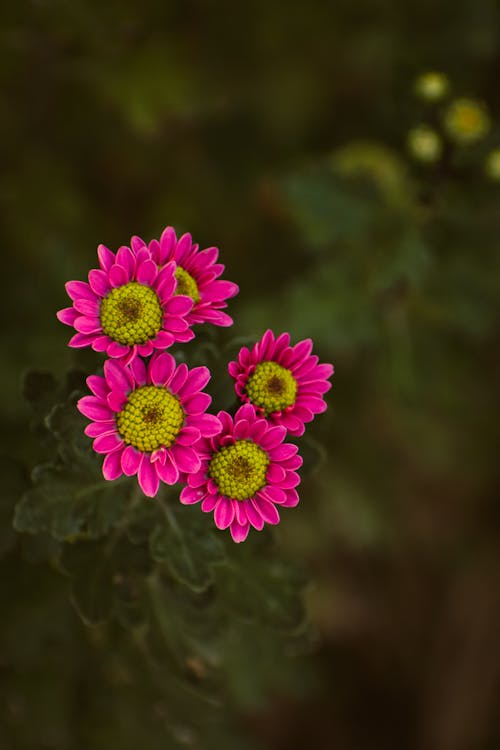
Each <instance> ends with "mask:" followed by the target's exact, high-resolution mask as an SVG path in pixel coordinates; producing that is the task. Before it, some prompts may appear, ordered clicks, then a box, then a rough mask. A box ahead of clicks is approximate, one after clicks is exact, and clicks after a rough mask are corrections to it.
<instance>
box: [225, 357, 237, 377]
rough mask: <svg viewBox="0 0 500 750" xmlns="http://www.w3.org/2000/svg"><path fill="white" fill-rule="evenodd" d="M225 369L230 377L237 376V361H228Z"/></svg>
mask: <svg viewBox="0 0 500 750" xmlns="http://www.w3.org/2000/svg"><path fill="white" fill-rule="evenodd" d="M227 371H228V373H229V374H230V376H231V377H232V378H237V377H238V375H239V373H240V366H239V364H238V363H237V362H234V361H233V362H230V363H229V364H228V366H227Z"/></svg>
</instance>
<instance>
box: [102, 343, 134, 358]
mask: <svg viewBox="0 0 500 750" xmlns="http://www.w3.org/2000/svg"><path fill="white" fill-rule="evenodd" d="M129 352H130V347H129V346H124V345H123V344H119V343H118V342H117V341H113V342H112V343H111V344H110V345H109V346H108V351H107V354H108V356H110V357H113V359H117V358H119V357H125V356H126V355H127V354H128V353H129Z"/></svg>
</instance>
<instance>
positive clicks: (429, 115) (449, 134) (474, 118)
mask: <svg viewBox="0 0 500 750" xmlns="http://www.w3.org/2000/svg"><path fill="white" fill-rule="evenodd" d="M450 91H451V84H450V80H449V79H448V77H447V76H446V75H445V74H444V73H441V72H439V71H429V72H426V73H423V74H422V75H419V76H418V77H417V79H416V81H415V85H414V93H415V94H416V96H417V97H418V98H419V99H420V100H421V102H422V103H423V104H424V105H425V110H424V112H423V116H424V118H425V119H423V120H422V121H421V122H419V123H418V124H417V125H416V126H414V127H412V128H411V129H410V130H409V132H408V134H407V138H406V144H407V148H408V151H409V153H410V154H411V156H412V157H413V158H414V159H415V160H416V161H418V162H420V163H421V164H426V165H435V164H438V163H439V162H441V161H442V160H444V161H445V162H448V161H449V160H450V159H452V161H453V163H454V162H455V161H456V160H455V159H454V156H455V153H459V152H460V151H463V150H464V149H466V148H468V147H470V146H473V145H474V144H477V143H479V142H480V141H482V140H484V139H485V138H486V137H487V136H488V133H489V132H490V131H491V129H492V121H491V117H490V114H489V111H488V108H487V106H486V104H485V103H484V102H482V101H480V100H478V99H475V98H472V97H464V96H461V97H457V98H452V99H451V100H450V99H449V94H450ZM492 167H493V168H492ZM485 172H486V174H487V175H488V176H490V177H491V178H492V179H497V178H496V170H495V151H492V152H491V153H490V154H489V155H488V156H487V157H486V161H485Z"/></svg>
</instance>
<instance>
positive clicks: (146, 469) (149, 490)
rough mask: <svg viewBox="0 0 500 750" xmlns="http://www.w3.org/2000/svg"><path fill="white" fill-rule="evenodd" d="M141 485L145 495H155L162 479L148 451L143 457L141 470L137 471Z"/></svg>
mask: <svg viewBox="0 0 500 750" xmlns="http://www.w3.org/2000/svg"><path fill="white" fill-rule="evenodd" d="M137 479H138V481H139V486H140V488H141V490H142V491H143V492H144V494H145V495H147V496H148V497H154V496H155V495H156V493H157V492H158V487H159V486H160V480H159V478H158V474H157V470H156V467H155V466H154V465H153V464H152V463H151V461H150V458H149V456H148V454H147V453H145V454H144V455H143V457H142V461H141V465H140V466H139V471H138V472H137Z"/></svg>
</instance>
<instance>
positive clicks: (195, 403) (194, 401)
mask: <svg viewBox="0 0 500 750" xmlns="http://www.w3.org/2000/svg"><path fill="white" fill-rule="evenodd" d="M211 401H212V397H211V396H209V395H208V393H197V394H196V395H195V396H190V397H189V398H187V399H186V400H185V401H184V403H183V406H184V409H185V411H186V413H187V414H189V415H193V414H202V413H203V412H204V411H205V410H206V409H208V407H209V406H210V403H211Z"/></svg>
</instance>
